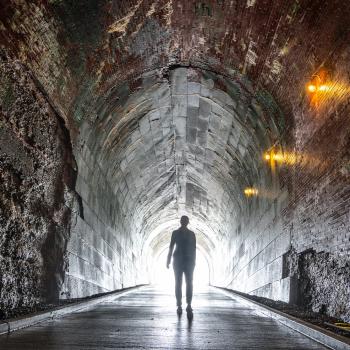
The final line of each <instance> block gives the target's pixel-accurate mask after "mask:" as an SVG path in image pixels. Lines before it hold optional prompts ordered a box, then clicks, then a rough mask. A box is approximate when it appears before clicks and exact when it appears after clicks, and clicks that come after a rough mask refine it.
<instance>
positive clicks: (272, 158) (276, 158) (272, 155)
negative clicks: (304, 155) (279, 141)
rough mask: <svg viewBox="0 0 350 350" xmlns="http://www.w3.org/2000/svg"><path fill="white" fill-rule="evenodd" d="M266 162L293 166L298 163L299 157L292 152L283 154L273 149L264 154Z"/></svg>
mask: <svg viewBox="0 0 350 350" xmlns="http://www.w3.org/2000/svg"><path fill="white" fill-rule="evenodd" d="M263 158H264V160H265V161H268V162H270V163H271V165H273V163H275V162H276V163H280V164H283V163H284V164H288V165H293V164H295V163H296V159H297V156H296V154H295V153H292V152H281V151H275V150H274V149H271V150H269V151H267V152H265V153H264V156H263Z"/></svg>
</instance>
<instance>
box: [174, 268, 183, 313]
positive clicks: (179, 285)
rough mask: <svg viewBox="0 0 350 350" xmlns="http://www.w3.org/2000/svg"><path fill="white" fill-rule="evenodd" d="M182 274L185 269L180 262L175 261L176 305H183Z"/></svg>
mask: <svg viewBox="0 0 350 350" xmlns="http://www.w3.org/2000/svg"><path fill="white" fill-rule="evenodd" d="M182 274H183V270H182V268H181V266H180V264H177V263H175V262H174V275H175V296H176V305H177V306H178V307H181V305H182Z"/></svg>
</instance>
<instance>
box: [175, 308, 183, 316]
mask: <svg viewBox="0 0 350 350" xmlns="http://www.w3.org/2000/svg"><path fill="white" fill-rule="evenodd" d="M176 313H177V314H178V315H179V316H181V314H182V307H181V306H178V307H177V310H176Z"/></svg>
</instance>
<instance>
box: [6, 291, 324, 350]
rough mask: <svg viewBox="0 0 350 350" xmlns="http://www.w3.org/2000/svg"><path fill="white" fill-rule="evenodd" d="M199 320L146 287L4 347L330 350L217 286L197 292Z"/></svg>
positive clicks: (25, 333)
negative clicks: (188, 317)
mask: <svg viewBox="0 0 350 350" xmlns="http://www.w3.org/2000/svg"><path fill="white" fill-rule="evenodd" d="M193 307H194V312H195V314H194V319H193V321H192V323H189V322H188V320H187V318H186V315H182V317H181V318H178V317H177V315H176V313H175V307H174V298H173V296H172V295H171V294H170V293H169V292H166V291H164V290H160V289H156V288H155V287H145V288H143V289H141V290H138V291H135V292H131V293H129V294H127V295H124V296H122V297H119V298H117V297H116V299H115V300H114V301H113V302H109V303H102V304H100V305H98V306H97V307H94V308H93V309H89V310H84V311H81V312H77V313H74V314H71V315H70V316H68V317H65V318H62V319H57V320H54V321H51V322H49V323H43V324H39V325H36V326H33V327H30V328H27V329H24V330H21V331H18V332H15V333H12V334H11V335H9V336H2V337H0V348H1V349H26V350H29V349H45V350H52V349H57V350H58V349H60V350H62V349H120V348H143V349H163V348H165V349H269V350H271V349H294V350H295V349H325V348H324V347H322V346H321V345H320V344H317V343H315V342H314V341H312V340H310V339H308V338H306V337H305V336H303V335H302V334H299V333H297V332H295V331H293V330H291V329H289V328H287V327H285V326H283V325H280V324H279V323H277V322H276V321H274V320H271V319H269V318H265V317H262V316H256V315H255V314H254V312H253V310H252V309H250V308H248V307H247V306H245V305H242V304H241V303H240V302H239V301H238V300H234V299H231V298H229V297H227V296H226V295H224V294H222V293H221V292H220V291H217V290H215V289H213V288H211V289H203V290H201V291H197V293H196V294H195V300H194V304H193Z"/></svg>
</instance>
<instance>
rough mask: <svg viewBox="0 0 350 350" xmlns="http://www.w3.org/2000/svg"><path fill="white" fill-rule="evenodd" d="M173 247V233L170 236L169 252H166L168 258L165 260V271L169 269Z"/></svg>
mask: <svg viewBox="0 0 350 350" xmlns="http://www.w3.org/2000/svg"><path fill="white" fill-rule="evenodd" d="M174 245H175V232H173V233H172V235H171V241H170V246H169V252H168V257H167V260H166V267H167V269H168V268H169V265H170V261H171V256H172V255H173V250H174Z"/></svg>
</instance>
